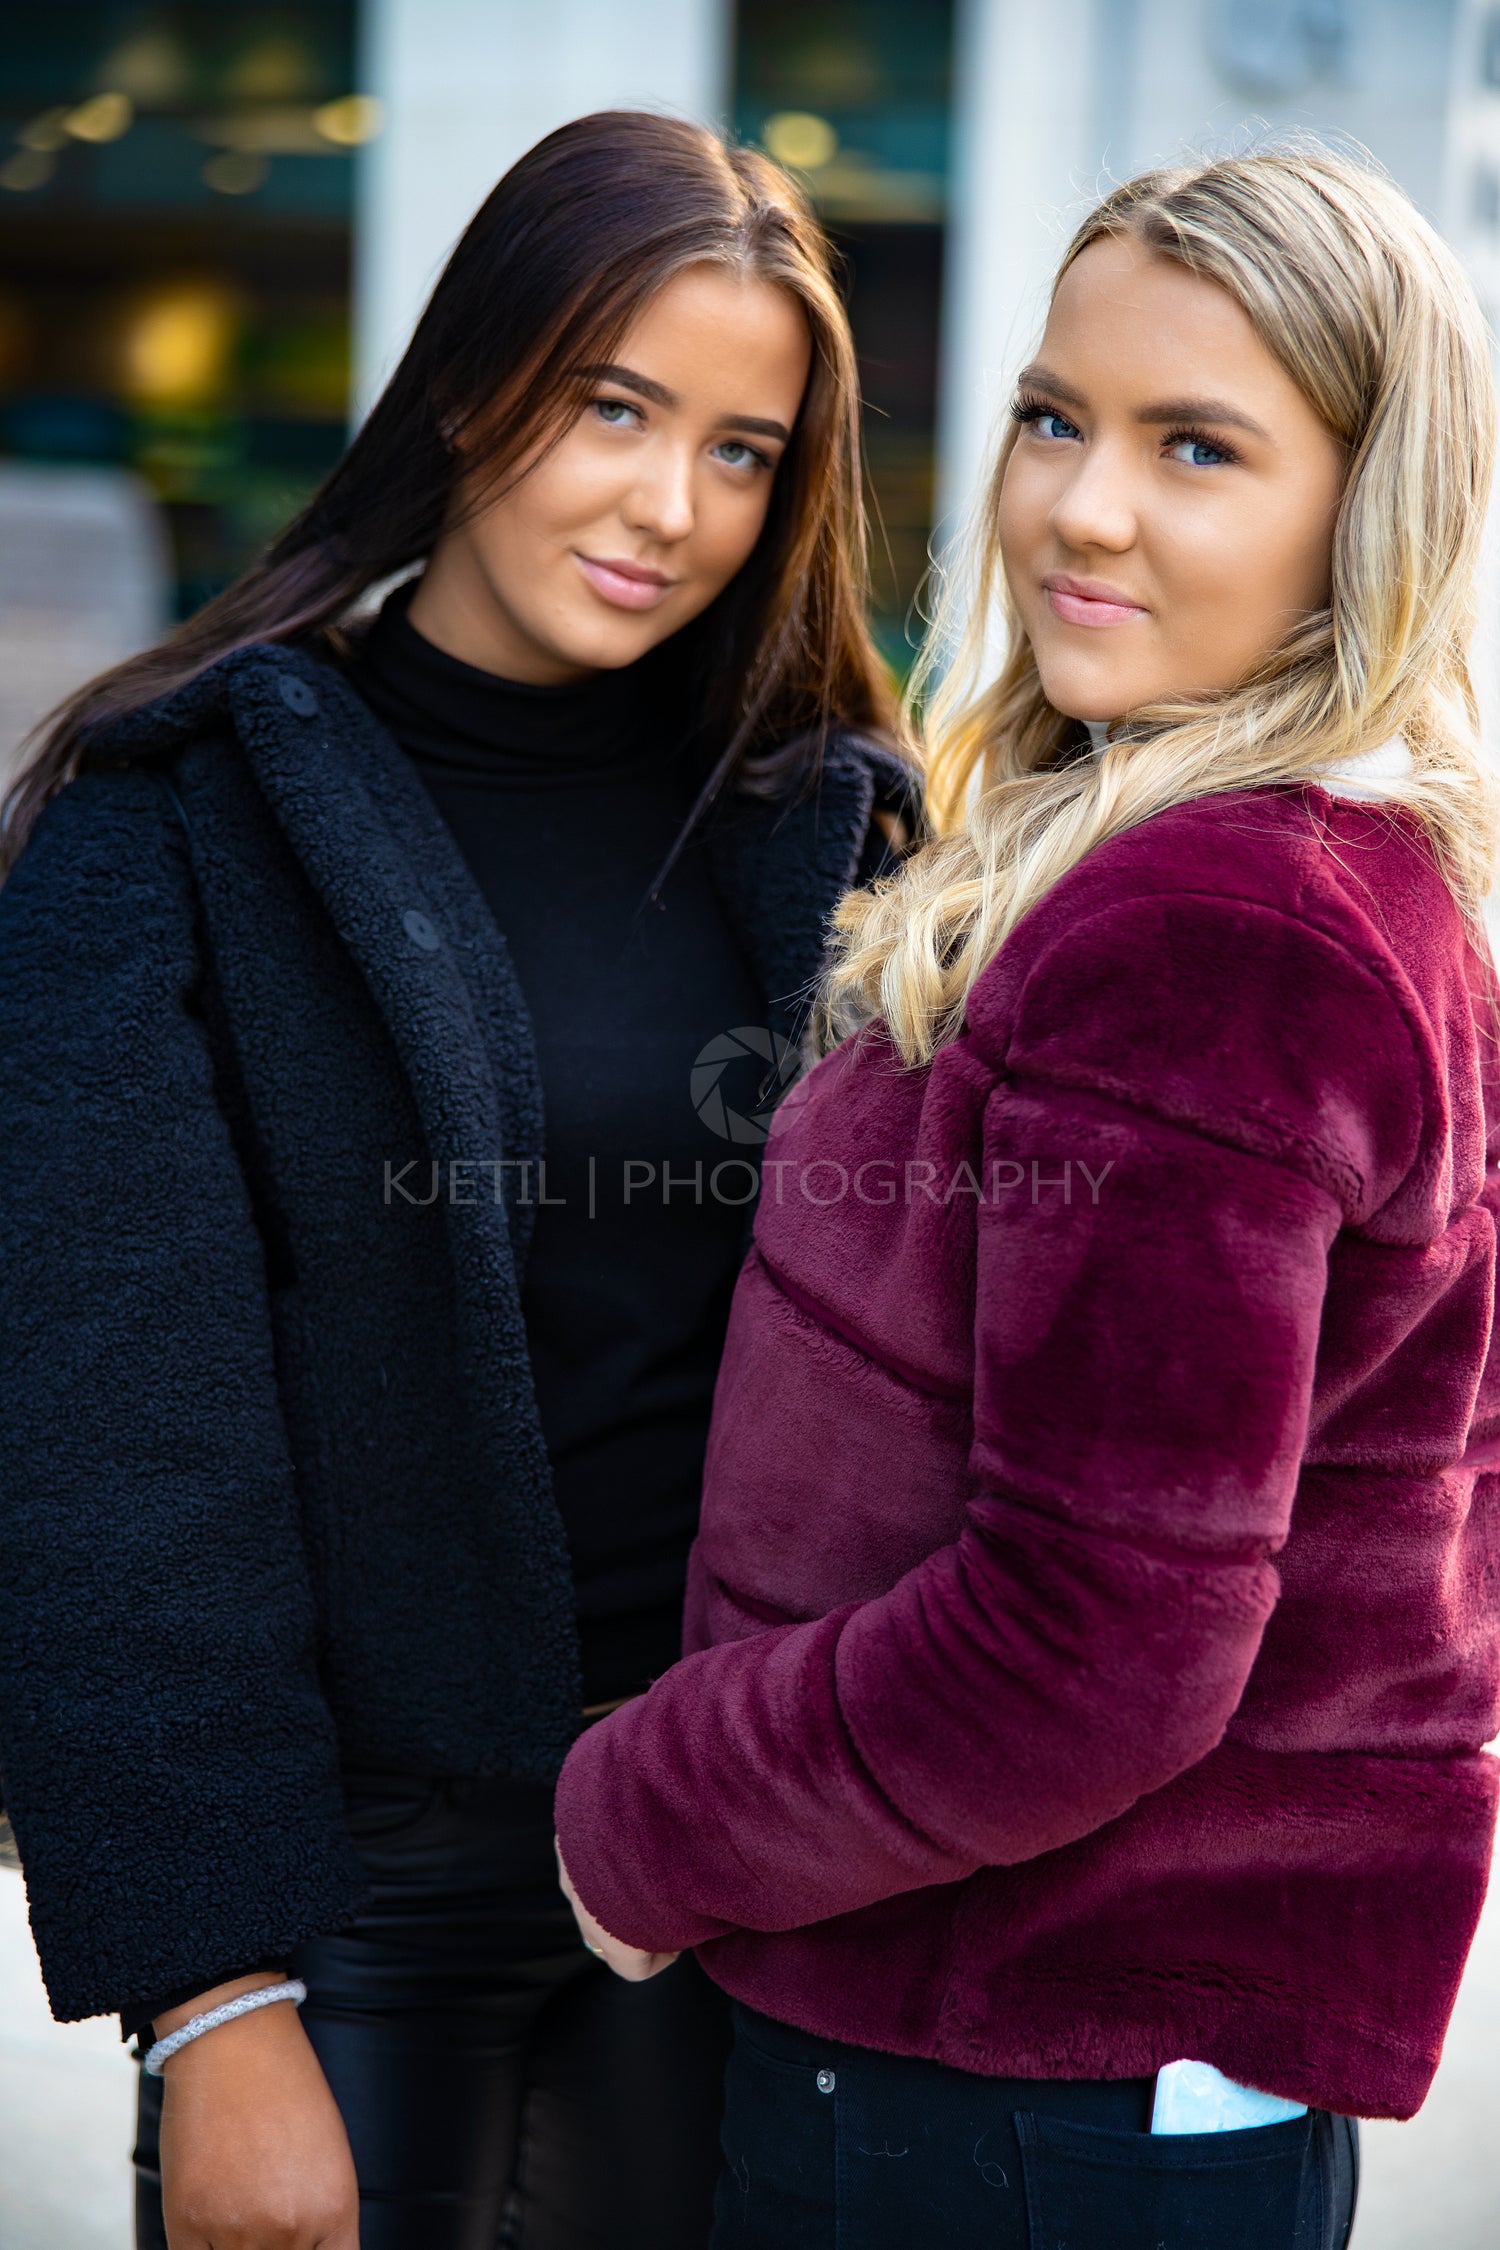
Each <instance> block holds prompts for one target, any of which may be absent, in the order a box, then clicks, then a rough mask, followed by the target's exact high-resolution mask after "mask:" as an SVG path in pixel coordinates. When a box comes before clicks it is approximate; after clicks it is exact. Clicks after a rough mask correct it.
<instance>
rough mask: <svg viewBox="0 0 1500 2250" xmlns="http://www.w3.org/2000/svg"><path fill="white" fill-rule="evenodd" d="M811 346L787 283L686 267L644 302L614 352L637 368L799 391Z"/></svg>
mask: <svg viewBox="0 0 1500 2250" xmlns="http://www.w3.org/2000/svg"><path fill="white" fill-rule="evenodd" d="M811 352H812V339H811V337H810V335H809V332H808V326H807V320H806V317H805V315H804V313H803V311H802V307H801V306H800V305H799V304H798V302H797V300H796V298H795V297H794V296H793V295H792V294H791V292H790V291H789V290H786V289H782V288H779V287H778V286H777V285H776V284H775V283H774V282H770V281H766V280H763V279H762V278H761V276H760V275H759V274H753V273H736V272H735V271H733V270H732V269H731V268H728V267H724V266H711V265H701V266H689V267H688V268H687V269H686V271H685V272H683V273H679V274H674V275H673V277H672V279H671V280H670V281H668V282H667V283H665V284H664V286H663V287H662V288H660V289H659V290H658V291H657V292H656V294H655V296H654V297H652V298H651V299H650V301H649V303H647V304H646V305H644V306H643V307H642V309H641V311H640V312H639V313H637V315H636V317H635V319H634V320H633V321H632V322H631V324H630V326H629V328H628V329H627V330H626V332H625V335H624V337H623V339H622V341H621V345H620V347H619V350H618V351H617V353H616V355H615V356H616V357H617V358H618V359H619V360H621V361H622V362H623V363H625V364H626V365H628V366H630V367H633V368H635V369H636V370H637V371H638V372H639V373H640V374H643V375H651V376H654V377H656V378H657V379H658V380H659V381H662V382H666V383H669V384H671V385H672V387H673V388H674V389H677V388H680V387H681V380H682V379H691V380H692V381H693V382H694V383H695V384H701V383H703V382H705V381H707V382H713V383H715V384H716V385H722V384H728V385H730V387H734V386H735V383H736V380H737V379H738V381H739V382H740V383H741V384H743V382H744V380H746V379H750V380H754V381H767V380H769V381H777V380H779V381H781V382H782V383H783V384H790V385H792V387H793V388H794V390H795V391H797V392H799V393H800V391H801V388H802V384H803V382H804V381H805V379H806V375H807V367H808V362H809V359H810V357H811Z"/></svg>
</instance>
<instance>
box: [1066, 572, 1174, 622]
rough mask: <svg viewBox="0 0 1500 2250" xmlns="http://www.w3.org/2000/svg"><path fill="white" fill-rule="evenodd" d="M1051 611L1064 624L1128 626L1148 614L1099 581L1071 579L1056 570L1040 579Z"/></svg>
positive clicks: (1093, 579)
mask: <svg viewBox="0 0 1500 2250" xmlns="http://www.w3.org/2000/svg"><path fill="white" fill-rule="evenodd" d="M1042 584H1043V586H1044V587H1045V588H1046V592H1047V599H1048V600H1049V601H1050V602H1051V604H1052V607H1053V611H1054V612H1055V614H1056V615H1057V616H1058V617H1060V618H1061V619H1062V620H1063V622H1064V624H1067V625H1128V624H1129V623H1130V621H1131V619H1132V618H1133V617H1145V616H1146V615H1147V614H1148V613H1147V611H1146V610H1145V609H1144V608H1143V607H1142V606H1141V604H1140V603H1139V602H1132V601H1126V600H1124V599H1123V598H1122V597H1121V595H1120V593H1119V592H1118V590H1117V589H1116V588H1115V587H1113V586H1106V585H1105V583H1104V581H1103V580H1102V579H1101V578H1070V577H1069V576H1068V574H1067V572H1066V571H1061V570H1055V571H1053V572H1052V573H1051V574H1050V575H1049V576H1048V577H1046V578H1044V579H1043V580H1042Z"/></svg>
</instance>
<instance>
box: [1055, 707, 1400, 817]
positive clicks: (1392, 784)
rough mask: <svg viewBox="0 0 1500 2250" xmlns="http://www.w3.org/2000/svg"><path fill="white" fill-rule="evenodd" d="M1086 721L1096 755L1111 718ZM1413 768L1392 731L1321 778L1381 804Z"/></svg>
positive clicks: (1337, 792) (1346, 793)
mask: <svg viewBox="0 0 1500 2250" xmlns="http://www.w3.org/2000/svg"><path fill="white" fill-rule="evenodd" d="M1083 723H1084V725H1085V726H1086V727H1087V728H1088V730H1089V741H1090V742H1091V743H1092V745H1093V752H1094V756H1095V757H1096V758H1097V757H1098V755H1099V753H1100V751H1101V750H1102V749H1103V748H1104V746H1105V744H1106V743H1107V742H1108V740H1109V721H1108V720H1107V719H1085V720H1084V722H1083ZM1411 769H1412V755H1411V751H1410V750H1409V748H1408V747H1407V745H1406V742H1405V741H1404V740H1403V738H1402V737H1401V736H1400V735H1399V734H1393V735H1392V736H1391V737H1390V739H1389V740H1388V741H1386V742H1377V743H1376V745H1375V747H1374V749H1373V750H1361V751H1360V752H1359V754H1358V755H1357V756H1356V757H1353V758H1345V759H1344V760H1343V762H1342V763H1341V764H1340V765H1336V766H1330V767H1329V768H1328V769H1327V771H1326V772H1325V773H1323V774H1321V775H1320V776H1319V779H1320V780H1321V781H1322V784H1323V786H1324V788H1325V789H1327V790H1328V791H1329V793H1330V794H1331V795H1332V796H1335V797H1362V798H1364V799H1366V800H1367V801H1368V802H1370V803H1371V804H1379V803H1380V802H1381V801H1382V800H1383V799H1384V798H1386V797H1389V796H1390V794H1391V792H1392V791H1393V790H1394V789H1399V787H1400V786H1401V784H1402V782H1403V781H1406V780H1408V779H1409V778H1410V775H1411Z"/></svg>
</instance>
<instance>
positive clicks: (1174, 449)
mask: <svg viewBox="0 0 1500 2250" xmlns="http://www.w3.org/2000/svg"><path fill="white" fill-rule="evenodd" d="M1167 450H1168V452H1169V454H1170V455H1171V457H1172V459H1173V460H1174V461H1183V462H1185V463H1186V464H1187V465H1188V466H1189V467H1190V468H1194V469H1216V468H1218V467H1219V466H1220V464H1221V463H1223V462H1225V461H1232V460H1233V459H1234V455H1233V454H1232V453H1231V452H1230V451H1229V450H1228V448H1227V447H1226V446H1222V445H1215V443H1214V441H1213V439H1212V438H1206V437H1197V436H1195V435H1194V433H1193V432H1192V431H1191V430H1184V431H1182V432H1181V434H1180V435H1179V436H1177V437H1173V438H1168V440H1167Z"/></svg>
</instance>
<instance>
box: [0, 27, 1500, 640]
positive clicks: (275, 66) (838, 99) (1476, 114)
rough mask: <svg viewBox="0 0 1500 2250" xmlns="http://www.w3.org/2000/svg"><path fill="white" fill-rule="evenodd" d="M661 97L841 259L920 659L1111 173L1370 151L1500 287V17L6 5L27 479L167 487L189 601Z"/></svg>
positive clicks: (900, 601)
mask: <svg viewBox="0 0 1500 2250" xmlns="http://www.w3.org/2000/svg"><path fill="white" fill-rule="evenodd" d="M632 102H646V103H651V104H658V105H663V106H667V107H670V108H673V109H677V110H681V111H684V112H686V113H689V114H692V115H699V116H704V117H709V118H713V119H716V120H720V121H725V122H728V123H730V124H731V125H732V126H733V127H734V128H735V129H736V130H737V131H738V132H740V133H741V134H743V135H744V136H746V137H747V138H749V139H752V140H756V141H759V142H761V143H762V144H763V145H765V146H766V147H768V148H770V149H771V151H772V152H773V153H774V154H775V155H777V156H778V157H780V158H781V159H782V160H783V161H784V162H786V163H788V164H790V165H792V166H794V167H795V168H796V169H797V170H799V171H800V173H801V174H802V176H803V177H804V179H805V180H806V182H807V184H808V186H809V188H810V190H811V192H812V194H813V197H814V199H815V201H816V202H817V204H818V206H819V208H820V210H821V211H822V213H823V215H824V217H825V219H826V221H827V223H828V225H829V227H830V230H831V231H832V232H833V234H834V236H835V238H836V240H837V242H838V245H839V247H840V250H841V252H842V254H843V257H844V260H845V264H846V270H847V276H848V286H849V295H850V305H851V311H852V313H853V318H854V325H855V330H856V336H857V340H858V342H859V346H860V353H861V361H862V367H863V373H864V379H865V387H866V393H867V398H868V402H869V408H870V412H869V417H868V443H869V454H870V462H871V470H872V480H873V485H874V490H875V495H876V499H877V502H878V507H879V514H880V518H881V523H882V536H881V537H880V539H879V540H878V542H877V552H876V558H875V574H876V592H877V600H878V606H879V610H880V613H881V627H882V633H883V636H884V639H885V641H886V645H887V647H888V648H889V649H890V651H891V653H892V654H893V655H894V656H895V657H896V658H897V659H898V660H899V659H900V658H901V657H902V656H903V654H904V653H905V651H906V647H907V645H908V641H909V637H910V635H911V634H912V633H913V632H914V631H915V629H916V625H915V620H914V618H913V612H912V603H913V597H914V595H915V593H916V590H917V587H918V584H919V582H920V580H921V577H922V574H923V571H924V568H925V563H926V556H927V548H928V542H929V539H930V538H931V536H932V533H933V530H934V527H935V526H937V527H938V529H939V535H940V536H942V535H943V534H944V533H945V532H946V530H948V529H951V527H952V526H953V524H954V523H955V522H956V521H957V518H958V515H959V513H960V512H961V508H962V505H963V502H964V500H965V498H966V497H967V496H968V495H969V494H970V493H972V491H973V490H974V488H975V484H976V481H977V478H978V475H979V472H980V469H981V465H982V462H983V459H984V455H985V451H986V445H987V441H988V437H989V433H990V431H991V429H992V427H993V424H994V421H995V418H996V416H997V414H998V413H999V411H1000V410H1001V408H1002V407H1003V405H1004V403H1005V396H1006V388H1007V384H1008V382H1009V378H1010V374H1011V371H1012V370H1013V368H1014V366H1015V365H1016V364H1017V362H1018V360H1019V359H1020V357H1021V356H1022V355H1023V353H1024V351H1025V348H1026V345H1027V343H1028V341H1029V338H1030V336H1031V333H1032V332H1033V330H1034V328H1035V327H1036V325H1037V324H1038V322H1039V320H1040V316H1041V311H1042V301H1043V293H1044V289H1045V283H1046V278H1047V275H1048V273H1049V271H1050V269H1051V266H1052V264H1053V262H1054V260H1055V257H1056V253H1057V250H1058V248H1059V246H1060V243H1061V240H1062V238H1063V237H1064V236H1065V234H1066V232H1067V230H1068V226H1069V224H1070V221H1071V219H1072V218H1073V217H1075V216H1076V214H1077V212H1078V210H1079V209H1080V208H1081V206H1082V204H1083V203H1085V202H1086V201H1087V200H1088V199H1089V197H1090V196H1091V195H1092V194H1094V193H1095V192H1096V191H1097V190H1098V189H1099V188H1100V187H1101V186H1103V185H1105V184H1106V183H1107V182H1108V181H1109V180H1110V179H1112V178H1113V179H1119V178H1124V177H1126V176H1127V175H1128V174H1129V173H1130V172H1131V171H1133V170H1136V169H1138V168H1140V167H1141V166H1142V165H1145V164H1149V163H1154V162H1159V161H1162V160H1164V159H1171V158H1173V157H1175V156H1177V155H1180V154H1181V153H1183V152H1185V151H1186V150H1188V149H1191V148H1194V147H1210V148H1220V147H1224V146H1233V145H1236V144H1237V143H1242V142H1243V141H1244V140H1245V139H1246V138H1247V137H1249V135H1251V134H1252V133H1253V132H1255V131H1257V130H1259V129H1264V128H1270V129H1273V130H1283V129H1287V128H1301V129H1304V130H1311V131H1316V132H1320V133H1328V132H1332V133H1334V134H1338V135H1343V136H1347V137H1349V138H1352V139H1353V140H1356V141H1358V142H1360V143H1362V144H1364V145H1366V146H1368V147H1369V148H1370V149H1371V150H1372V151H1373V152H1374V153H1375V155H1376V156H1377V157H1379V158H1380V160H1381V161H1382V162H1383V163H1385V164H1386V165H1387V166H1388V167H1389V168H1390V170H1391V171H1392V172H1393V173H1394V174H1395V176H1396V177H1397V178H1398V179H1399V180H1400V181H1401V182H1402V183H1403V184H1404V185H1405V186H1406V187H1407V188H1408V189H1409V190H1410V191H1411V193H1412V194H1413V195H1414V196H1415V197H1416V199H1417V201H1418V203H1419V204H1420V205H1421V206H1422V208H1423V209H1424V210H1426V211H1427V212H1428V214H1429V215H1430V216H1431V217H1432V218H1433V219H1434V220H1435V221H1436V222H1437V223H1438V224H1439V225H1440V226H1441V227H1442V228H1443V230H1444V231H1445V232H1446V233H1447V234H1448V236H1449V237H1450V239H1452V240H1453V241H1454V242H1455V244H1456V245H1457V246H1458V247H1459V249H1460V250H1461V252H1462V254H1463V255H1464V256H1465V258H1466V259H1467V261H1468V263H1469V265H1470V267H1471V270H1472V271H1473V272H1474V274H1475V277H1476V280H1477V281H1478V283H1479V285H1480V288H1481V293H1482V294H1483V295H1484V296H1485V298H1486V300H1487V302H1488V303H1490V304H1491V305H1497V304H1500V5H1495V4H1493V0H1051V4H1050V5H1049V6H1048V7H1047V8H1045V9H1038V8H1037V7H1035V6H1034V5H1033V4H1032V0H738V4H737V5H736V4H735V0H636V5H635V6H634V7H632V8H630V9H622V8H620V7H619V6H618V4H617V0H552V4H551V5H550V6H548V7H546V8H539V7H537V6H536V5H535V0H295V4H289V5H281V4H275V5H268V4H255V0H249V4H246V0H169V4H165V5H162V4H156V0H102V4H95V0H78V4H73V5H69V6H68V7H67V8H65V9H60V10H52V11H26V10H20V9H8V10H6V11H4V13H3V16H0V456H4V457H7V458H10V459H12V460H19V461H23V462H35V463H45V464H50V465H54V466H56V465H61V464H68V463H74V464H86V465H89V466H92V467H96V468H98V467H106V466H108V467H114V468H117V469H119V468H123V469H125V470H127V471H129V472H130V473H131V474H133V475H134V476H135V477H136V478H138V479H139V480H140V481H141V482H142V484H143V485H144V486H145V488H146V489H148V490H149V491H151V492H153V493H154V494H155V495H156V497H157V498H158V500H159V501H160V502H161V504H162V506H163V508H164V509H165V511H166V517H167V526H168V532H169V542H170V563H171V577H172V583H173V601H174V606H175V607H176V609H177V610H178V611H179V612H182V611H185V610H188V609H191V608H192V607H193V606H195V605H196V603H197V602H199V601H201V600H202V599H203V598H204V597H205V596H206V595H207V594H209V593H211V592H212V591H214V590H215V588H216V587H218V586H220V585H222V584H224V583H225V582H226V580H227V579H228V578H229V577H230V576H232V575H233V573H234V572H235V571H236V570H237V569H239V568H240V567H242V565H243V563H244V562H245V560H246V559H247V558H248V556H249V555H250V554H252V553H253V552H254V551H255V549H256V548H257V547H258V546H259V545H260V544H261V543H262V542H263V541H264V539H265V538H266V537H267V536H268V535H269V534H270V533H271V532H272V531H273V530H274V529H275V527H276V526H277V524H279V523H280V522H281V521H283V520H284V519H285V517H286V516H287V514H288V513H290V511H291V510H292V509H293V508H294V507H296V506H297V505H298V504H299V503H300V502H301V501H302V500H303V499H305V498H306V496H307V494H308V493H309V492H310V491H311V490H312V489H313V487H314V486H315V485H316V483H317V481H318V479H319V477H320V476H321V475H322V474H323V473H324V471H325V470H326V469H327V467H328V466H329V464H330V463H331V462H332V461H333V460H334V459H335V458H336V456H337V453H338V450H339V447H340V445H341V443H342V441H343V438H344V435H345V432H346V428H347V423H348V418H349V416H350V415H351V413H352V414H355V415H357V414H358V412H359V411H361V410H362V408H363V406H365V405H366V404H368V402H369V400H370V399H371V397H373V395H374V393H375V391H376V390H377V389H378V387H379V384H380V381H381V380H382V378H383V376H384V375H385V374H386V373H388V372H389V369H390V367H391V366H392V365H393V363H394V360H395V358H396V357H397V356H398V355H399V352H400V349H401V346H402V344H403V342H404V340H405V337H406V335H407V334H408V333H409V330H410V326H411V323H412V321H413V319H414V318H415V315H416V313H417V311H418V310H419V308H420V306H421V303H422V301H423V298H424V296H425V294H426V292H427V290H428V289H429V288H430V286H431V283H432V281H433V279H434V277H435V275H436V273H437V271H438V269H439V267H440V266H441V263H442V260H443V258H444V256H445V254H446V252H447V250H448V249H449V248H450V247H451V245H452V243H453V241H454V239H455V238H456V236H457V234H458V232H459V231H460V229H461V227H462V225H463V224H464V222H465V220H466V219H467V217H468V216H469V214H470V212H471V211H472V210H473V209H474V207H475V206H476V204H477V203H478V202H479V200H480V198H481V197H482V196H483V194H484V193H485V192H486V190H487V189H488V187H489V186H490V185H491V184H492V183H493V181H494V180H495V179H496V178H497V177H498V176H499V174H500V173H501V172H502V171H504V170H505V168H506V167H507V165H508V164H510V163H511V162H513V161H514V159H515V158H516V157H517V156H518V155H520V153H521V152H522V151H523V150H524V149H525V148H527V147H529V146H530V145H531V143H532V142H533V141H535V140H536V139H537V138H538V137H539V136H540V135H541V134H542V133H544V132H546V131H547V130H549V129H550V127H551V126H553V125H555V124H557V123H560V122H561V121H562V120H563V119H565V118H567V117H571V116H576V115H578V114H580V113H581V112H583V111H585V110H588V109H592V108H598V107H601V106H604V105H607V104H613V103H632Z"/></svg>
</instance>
